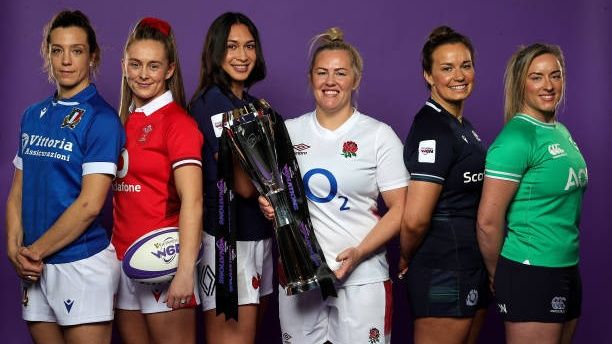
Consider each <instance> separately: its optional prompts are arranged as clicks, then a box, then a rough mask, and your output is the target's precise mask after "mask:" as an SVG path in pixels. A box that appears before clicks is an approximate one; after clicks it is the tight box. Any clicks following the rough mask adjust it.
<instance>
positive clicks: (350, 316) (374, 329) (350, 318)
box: [329, 280, 393, 344]
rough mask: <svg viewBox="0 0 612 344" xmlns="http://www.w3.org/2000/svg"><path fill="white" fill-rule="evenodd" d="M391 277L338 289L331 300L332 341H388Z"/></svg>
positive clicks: (389, 336)
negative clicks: (336, 295)
mask: <svg viewBox="0 0 612 344" xmlns="http://www.w3.org/2000/svg"><path fill="white" fill-rule="evenodd" d="M392 295H393V291H392V284H391V280H387V281H384V282H375V283H369V284H364V285H356V286H346V287H342V288H338V297H337V298H336V299H332V300H330V301H329V302H330V306H331V307H330V308H331V309H330V316H329V317H330V321H329V340H330V341H331V342H332V343H335V344H341V343H347V344H348V343H389V342H390V341H391V316H392V311H393V296H392Z"/></svg>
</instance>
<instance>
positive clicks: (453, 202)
mask: <svg viewBox="0 0 612 344" xmlns="http://www.w3.org/2000/svg"><path fill="white" fill-rule="evenodd" d="M422 65H423V76H424V77H425V81H426V82H427V86H428V88H429V89H430V91H431V97H430V98H429V100H427V101H426V102H425V105H424V106H423V107H422V108H421V110H420V111H419V112H418V113H417V115H416V116H415V118H414V122H413V123H412V127H411V129H410V132H409V134H408V137H407V138H406V143H405V146H404V161H405V164H406V167H407V168H408V170H409V171H410V174H411V182H410V185H409V186H408V192H407V196H406V206H405V208H404V216H403V219H402V229H401V235H400V242H401V251H402V259H401V260H400V271H401V274H404V273H405V274H406V276H407V282H408V298H409V302H410V306H411V310H412V312H413V315H414V317H415V319H416V320H415V324H414V340H415V342H416V343H421V342H423V343H429V342H434V343H465V342H475V341H476V339H477V336H478V332H479V330H480V327H481V324H482V319H483V317H484V313H485V307H486V306H487V305H488V300H489V299H490V297H489V289H488V285H487V275H486V270H485V269H484V265H483V262H482V258H481V255H480V251H479V250H478V244H477V241H476V212H477V207H478V202H479V198H480V191H481V189H482V179H483V170H484V159H485V148H484V147H483V145H482V143H481V142H480V138H479V137H478V134H477V133H476V130H475V129H474V128H473V127H472V125H471V123H470V122H469V121H468V120H467V119H466V118H464V117H463V108H464V102H465V100H466V99H467V98H468V97H469V95H470V94H471V92H472V89H473V85H474V49H473V47H472V44H471V42H470V40H469V38H467V37H465V36H463V35H461V34H460V33H457V32H455V31H453V30H452V29H451V28H449V27H446V26H442V27H438V28H436V29H434V30H433V31H432V32H431V34H430V35H429V38H428V40H427V42H426V43H425V45H424V46H423V51H422ZM406 270H407V272H406Z"/></svg>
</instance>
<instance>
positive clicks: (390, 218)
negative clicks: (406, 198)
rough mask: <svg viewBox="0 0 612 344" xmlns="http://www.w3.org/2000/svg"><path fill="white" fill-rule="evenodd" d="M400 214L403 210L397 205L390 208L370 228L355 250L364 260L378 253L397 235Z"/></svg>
mask: <svg viewBox="0 0 612 344" xmlns="http://www.w3.org/2000/svg"><path fill="white" fill-rule="evenodd" d="M402 212H403V209H402V207H401V206H399V204H398V206H394V207H392V208H390V209H389V210H388V211H387V213H386V214H385V215H384V216H383V217H382V218H381V219H380V220H379V221H378V223H377V224H376V225H375V226H374V228H372V230H371V231H370V233H368V235H367V236H366V237H365V238H364V239H363V240H362V241H361V243H359V245H358V246H357V249H359V251H360V252H361V254H362V256H363V257H364V259H365V258H366V257H369V256H370V255H372V254H373V253H375V252H376V251H378V250H379V249H380V248H381V247H382V246H384V245H385V244H386V243H387V242H389V240H391V239H393V237H395V236H396V235H397V234H398V233H399V229H400V222H401V218H402Z"/></svg>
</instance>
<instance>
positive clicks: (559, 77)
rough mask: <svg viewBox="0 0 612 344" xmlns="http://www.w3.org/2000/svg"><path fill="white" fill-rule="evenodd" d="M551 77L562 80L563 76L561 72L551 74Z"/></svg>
mask: <svg viewBox="0 0 612 344" xmlns="http://www.w3.org/2000/svg"><path fill="white" fill-rule="evenodd" d="M551 78H552V79H553V80H562V79H563V76H561V74H553V75H552V76H551Z"/></svg>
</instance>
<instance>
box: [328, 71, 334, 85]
mask: <svg viewBox="0 0 612 344" xmlns="http://www.w3.org/2000/svg"><path fill="white" fill-rule="evenodd" d="M335 83H336V78H335V76H334V73H328V74H327V76H325V84H326V85H334V84H335Z"/></svg>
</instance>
